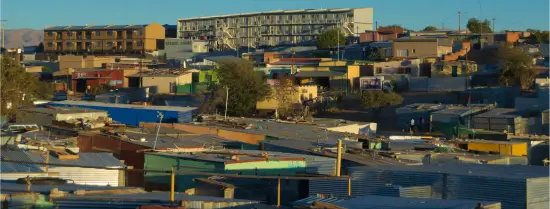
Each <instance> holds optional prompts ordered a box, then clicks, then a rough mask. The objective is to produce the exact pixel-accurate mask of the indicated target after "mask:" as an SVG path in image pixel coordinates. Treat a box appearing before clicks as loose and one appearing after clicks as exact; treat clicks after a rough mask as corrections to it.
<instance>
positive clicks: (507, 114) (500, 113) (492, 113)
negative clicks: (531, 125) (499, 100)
mask: <svg viewBox="0 0 550 209" xmlns="http://www.w3.org/2000/svg"><path fill="white" fill-rule="evenodd" d="M521 116H522V113H521V112H518V111H517V110H516V109H514V108H495V109H492V110H489V111H488V112H485V113H481V114H479V115H476V116H475V118H517V117H521Z"/></svg>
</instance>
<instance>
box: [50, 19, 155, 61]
mask: <svg viewBox="0 0 550 209" xmlns="http://www.w3.org/2000/svg"><path fill="white" fill-rule="evenodd" d="M164 33H165V28H164V27H163V26H162V25H160V24H158V23H151V24H147V25H87V26H53V27H47V28H45V29H44V53H45V54H50V55H54V54H83V53H88V54H119V53H120V54H123V53H124V54H139V53H144V52H153V51H156V50H157V49H158V47H159V46H160V43H162V40H164V38H165V34H164Z"/></svg>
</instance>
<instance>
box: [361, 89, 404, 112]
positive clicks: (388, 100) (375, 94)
mask: <svg viewBox="0 0 550 209" xmlns="http://www.w3.org/2000/svg"><path fill="white" fill-rule="evenodd" d="M402 103H403V97H401V95H399V94H397V93H394V92H384V91H376V90H371V91H363V92H362V93H361V106H362V107H363V108H372V109H374V114H375V116H376V118H378V116H379V115H380V112H381V111H382V108H384V107H388V106H392V105H399V104H402Z"/></svg>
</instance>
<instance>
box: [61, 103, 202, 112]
mask: <svg viewBox="0 0 550 209" xmlns="http://www.w3.org/2000/svg"><path fill="white" fill-rule="evenodd" d="M51 104H56V105H65V106H86V107H88V108H93V107H113V108H131V109H145V110H157V111H158V110H161V111H178V112H188V111H193V110H195V109H197V108H195V107H169V106H143V105H131V104H112V103H102V102H89V101H72V100H65V101H56V102H51Z"/></svg>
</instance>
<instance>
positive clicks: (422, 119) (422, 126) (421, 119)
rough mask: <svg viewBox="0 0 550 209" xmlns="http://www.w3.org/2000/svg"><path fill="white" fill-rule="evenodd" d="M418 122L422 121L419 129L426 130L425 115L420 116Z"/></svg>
mask: <svg viewBox="0 0 550 209" xmlns="http://www.w3.org/2000/svg"><path fill="white" fill-rule="evenodd" d="M418 122H419V123H420V124H419V128H418V129H419V130H420V131H424V125H425V124H424V117H420V120H418Z"/></svg>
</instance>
